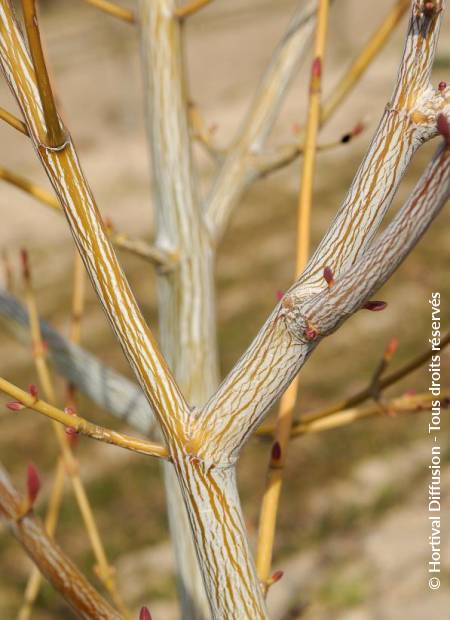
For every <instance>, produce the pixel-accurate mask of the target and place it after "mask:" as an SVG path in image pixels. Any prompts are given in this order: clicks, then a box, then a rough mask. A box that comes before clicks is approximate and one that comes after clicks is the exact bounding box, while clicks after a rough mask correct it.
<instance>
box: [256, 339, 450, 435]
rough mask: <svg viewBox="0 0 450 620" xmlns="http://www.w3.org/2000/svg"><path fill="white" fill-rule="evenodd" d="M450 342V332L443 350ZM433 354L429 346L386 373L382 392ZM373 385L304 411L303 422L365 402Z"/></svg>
mask: <svg viewBox="0 0 450 620" xmlns="http://www.w3.org/2000/svg"><path fill="white" fill-rule="evenodd" d="M449 344H450V333H448V334H445V336H444V337H443V338H442V340H441V351H443V350H444V348H445V347H447V346H448V345H449ZM432 355H433V352H432V350H431V348H428V349H427V350H426V351H423V352H422V353H419V355H417V356H416V357H414V358H413V359H412V360H410V361H409V362H407V363H406V364H404V365H403V366H401V367H400V368H398V369H397V370H394V371H393V372H391V373H389V374H388V375H385V376H384V377H382V378H380V380H379V383H378V390H379V391H380V392H381V391H382V390H385V389H387V388H388V387H390V386H391V385H394V384H395V383H397V381H400V380H401V379H404V378H405V377H407V376H408V375H409V374H410V373H412V372H414V370H417V368H420V366H422V364H424V363H425V362H427V361H428V360H429V359H430V358H431V356H432ZM371 386H372V381H370V383H369V385H368V386H367V387H365V388H364V389H362V390H359V391H358V392H356V393H355V394H352V396H349V397H348V398H344V399H342V400H339V401H337V402H335V403H333V404H331V405H328V406H327V407H324V408H322V409H318V410H316V411H310V412H307V413H304V414H303V415H302V416H301V423H302V424H306V423H309V422H314V421H316V420H321V419H322V418H326V417H328V416H330V415H332V414H334V413H338V412H340V411H343V410H346V409H351V408H354V407H355V406H356V405H359V404H360V403H362V402H364V401H365V400H367V399H368V398H372V389H371ZM298 424H300V422H298ZM274 432H275V425H273V424H272V425H269V424H267V425H264V426H261V427H260V428H259V429H258V430H257V431H256V434H257V435H258V436H259V437H272V436H273V434H274Z"/></svg>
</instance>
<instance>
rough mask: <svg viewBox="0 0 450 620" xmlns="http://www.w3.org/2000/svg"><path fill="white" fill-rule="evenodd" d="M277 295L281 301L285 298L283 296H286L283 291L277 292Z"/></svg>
mask: <svg viewBox="0 0 450 620" xmlns="http://www.w3.org/2000/svg"><path fill="white" fill-rule="evenodd" d="M276 297H277V299H278V301H281V300H282V299H283V297H284V293H283V291H277V292H276Z"/></svg>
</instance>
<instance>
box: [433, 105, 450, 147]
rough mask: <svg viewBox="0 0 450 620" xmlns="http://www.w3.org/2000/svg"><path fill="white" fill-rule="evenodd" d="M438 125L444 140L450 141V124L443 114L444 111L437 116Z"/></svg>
mask: <svg viewBox="0 0 450 620" xmlns="http://www.w3.org/2000/svg"><path fill="white" fill-rule="evenodd" d="M436 126H437V130H438V132H439V133H440V134H441V136H442V137H443V138H444V140H445V141H446V142H448V143H450V126H449V124H448V120H447V118H446V116H445V114H442V112H441V113H440V114H438V116H437V119H436Z"/></svg>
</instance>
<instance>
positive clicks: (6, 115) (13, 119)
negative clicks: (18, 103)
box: [0, 108, 29, 136]
mask: <svg viewBox="0 0 450 620" xmlns="http://www.w3.org/2000/svg"><path fill="white" fill-rule="evenodd" d="M0 118H1V119H2V120H3V121H5V123H8V125H11V127H14V129H17V131H20V133H23V134H24V135H25V136H28V135H29V134H28V128H27V126H26V125H25V123H24V122H23V121H21V120H20V119H19V118H17V116H14V114H11V112H8V110H5V109H4V108H0Z"/></svg>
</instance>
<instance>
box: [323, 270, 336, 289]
mask: <svg viewBox="0 0 450 620" xmlns="http://www.w3.org/2000/svg"><path fill="white" fill-rule="evenodd" d="M323 277H324V278H325V282H326V283H327V284H328V286H329V287H330V288H331V287H332V286H333V284H334V275H333V272H332V271H331V269H330V267H325V269H324V270H323Z"/></svg>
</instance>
